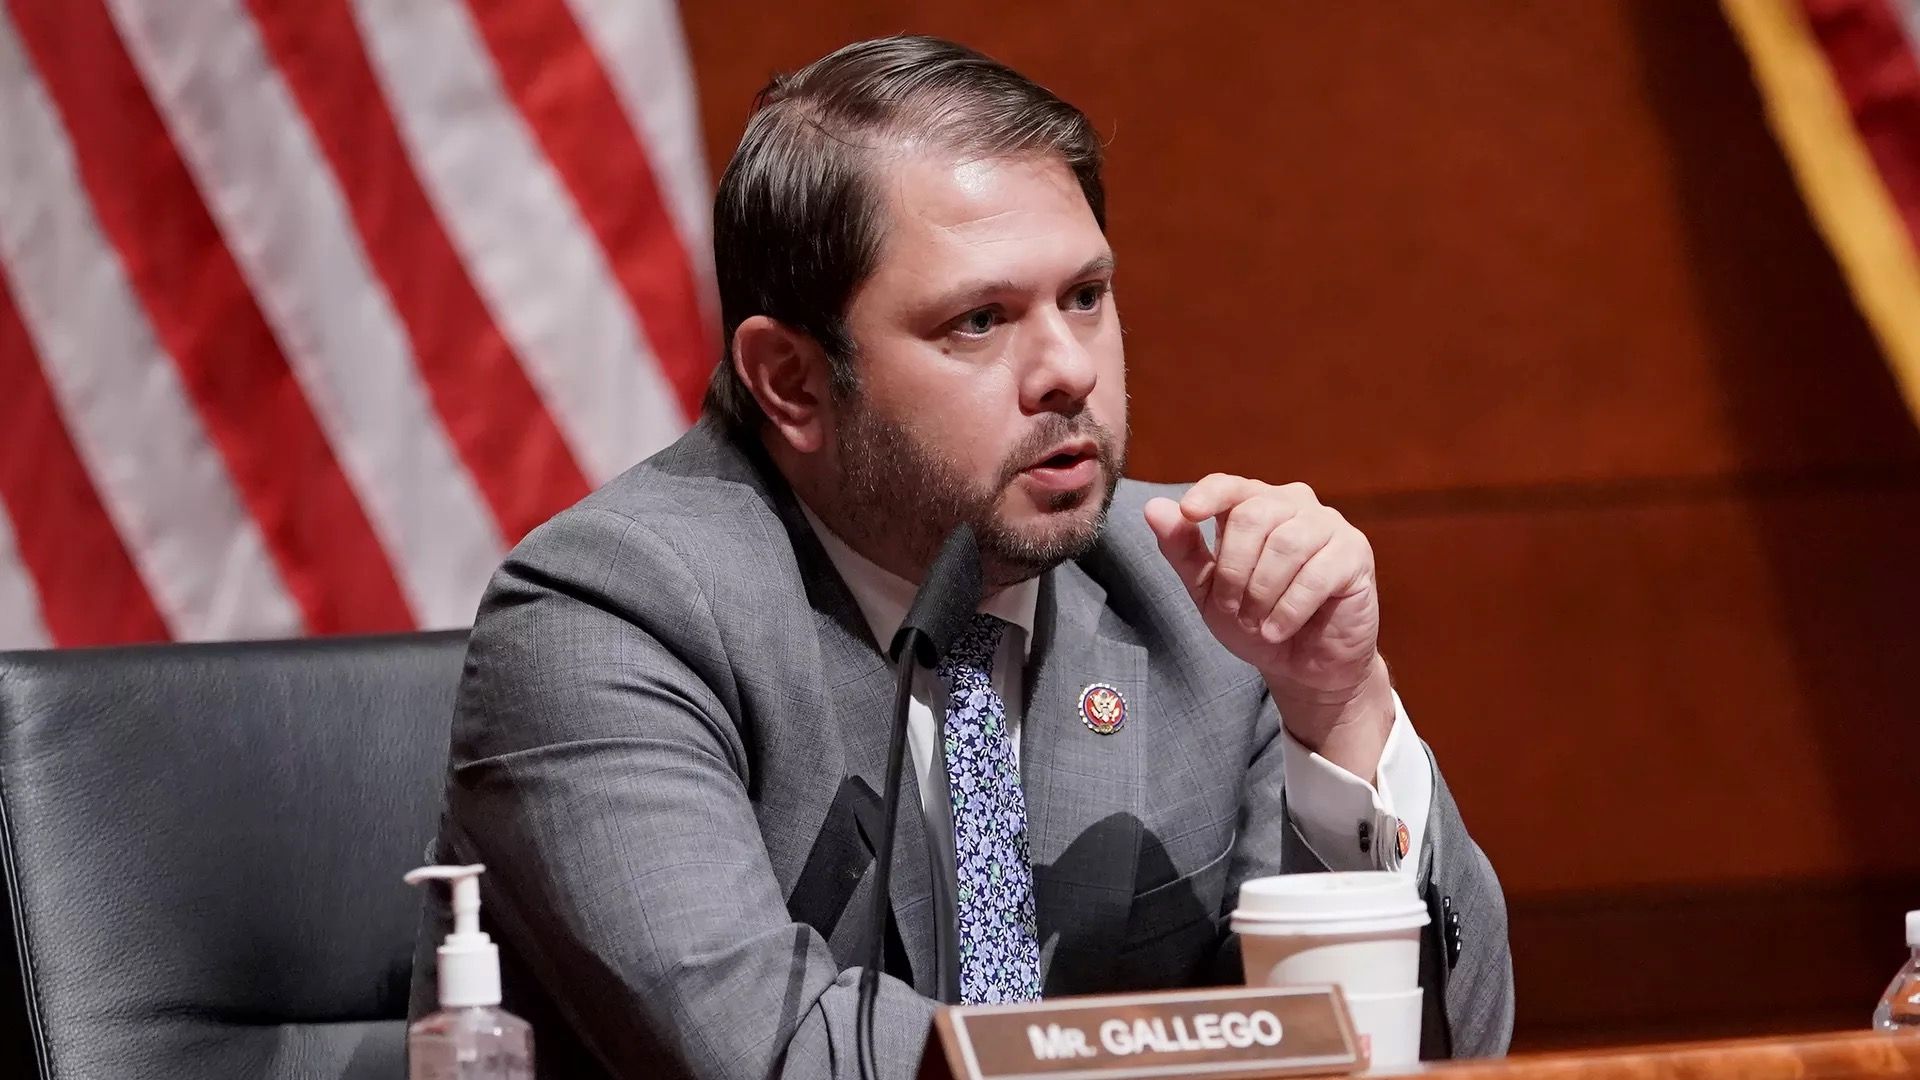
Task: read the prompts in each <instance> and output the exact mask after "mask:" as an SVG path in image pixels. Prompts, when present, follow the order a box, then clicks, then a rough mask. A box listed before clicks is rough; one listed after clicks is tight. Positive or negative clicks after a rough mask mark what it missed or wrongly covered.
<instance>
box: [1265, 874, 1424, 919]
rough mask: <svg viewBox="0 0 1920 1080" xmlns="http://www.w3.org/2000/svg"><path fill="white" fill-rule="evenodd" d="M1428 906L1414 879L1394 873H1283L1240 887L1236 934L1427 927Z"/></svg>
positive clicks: (1408, 875) (1407, 875) (1410, 876)
mask: <svg viewBox="0 0 1920 1080" xmlns="http://www.w3.org/2000/svg"><path fill="white" fill-rule="evenodd" d="M1429 921H1430V920H1429V918H1428V916H1427V905H1426V902H1425V901H1423V900H1421V899H1420V892H1419V890H1418V889H1416V888H1414V882H1413V877H1412V875H1410V874H1402V873H1398V872H1396V871H1392V870H1353V871H1341V872H1334V873H1324V874H1281V875H1279V876H1277V877H1264V878H1255V879H1253V880H1251V881H1249V882H1247V883H1246V884H1244V885H1242V886H1240V906H1239V907H1237V908H1235V909H1234V912H1233V924H1234V928H1235V929H1241V928H1243V927H1244V928H1246V929H1249V930H1253V931H1255V932H1260V933H1270V934H1271V933H1282V934H1293V933H1335V932H1346V931H1348V930H1360V929H1381V930H1386V929H1397V928H1404V927H1409V926H1425V925H1427V923H1428V922H1429Z"/></svg>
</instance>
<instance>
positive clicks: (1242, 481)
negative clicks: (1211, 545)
mask: <svg viewBox="0 0 1920 1080" xmlns="http://www.w3.org/2000/svg"><path fill="white" fill-rule="evenodd" d="M1265 490H1267V485H1265V484H1263V483H1261V482H1260V481H1258V480H1249V479H1247V478H1246V477H1244V476H1234V475H1232V474H1230V473H1213V474H1212V475H1209V476H1206V477H1204V478H1202V479H1201V481H1200V482H1199V483H1197V484H1195V485H1193V486H1192V487H1190V488H1188V489H1187V493H1186V494H1185V495H1182V496H1181V497H1180V512H1181V513H1182V514H1185V515H1186V516H1187V520H1188V521H1195V522H1198V521H1205V520H1207V519H1208V518H1210V517H1219V516H1220V515H1221V514H1224V513H1226V512H1227V511H1229V510H1231V509H1233V508H1234V507H1236V506H1238V505H1240V504H1241V503H1243V502H1246V501H1247V500H1248V499H1251V498H1253V497H1254V496H1255V495H1258V494H1260V493H1261V492H1263V491H1265Z"/></svg>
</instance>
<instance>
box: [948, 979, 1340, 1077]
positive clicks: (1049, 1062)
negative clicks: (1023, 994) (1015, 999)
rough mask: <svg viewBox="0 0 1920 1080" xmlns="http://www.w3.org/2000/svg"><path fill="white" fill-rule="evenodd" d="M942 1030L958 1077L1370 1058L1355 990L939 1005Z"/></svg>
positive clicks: (1244, 1068)
mask: <svg viewBox="0 0 1920 1080" xmlns="http://www.w3.org/2000/svg"><path fill="white" fill-rule="evenodd" d="M934 1029H935V1031H936V1032H937V1034H938V1037H939V1040H940V1043H941V1046H942V1048H943V1049H944V1051H945V1056H946V1064H947V1068H948V1069H949V1070H950V1071H951V1074H952V1075H953V1076H954V1077H956V1078H957V1080H1042V1078H1045V1080H1149V1078H1152V1077H1176V1076H1205V1077H1211V1078H1213V1080H1231V1078H1234V1077H1264V1076H1300V1075H1306V1074H1322V1075H1326V1074H1336V1073H1351V1072H1358V1071H1359V1070H1360V1069H1362V1068H1365V1066H1366V1059H1365V1057H1364V1056H1363V1055H1362V1054H1361V1052H1360V1040H1359V1038H1358V1037H1357V1036H1356V1035H1355V1034H1354V1030H1353V1019H1352V1017H1351V1016H1349V1015H1348V1013H1347V1002H1346V998H1345V997H1343V996H1342V995H1341V993H1340V991H1339V990H1338V989H1337V988H1334V987H1287V988H1285V989H1273V988H1265V987H1262V988H1251V987H1215V988H1211V989H1205V990H1182V991H1172V992H1162V993H1146V994H1102V995H1098V996H1088V997H1068V998H1054V999H1052V1000H1050V1001H1038V1002H1034V1003H1032V1004H1030V1005H971V1006H955V1007H953V1008H948V1009H942V1010H940V1012H939V1013H938V1014H937V1015H936V1016H935V1017H934ZM928 1056H929V1057H931V1056H932V1054H931V1048H929V1055H928ZM923 1075H924V1072H923Z"/></svg>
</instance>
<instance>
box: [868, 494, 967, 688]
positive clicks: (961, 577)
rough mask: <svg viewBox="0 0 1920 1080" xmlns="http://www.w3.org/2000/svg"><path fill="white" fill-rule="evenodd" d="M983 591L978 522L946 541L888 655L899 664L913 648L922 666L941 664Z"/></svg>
mask: <svg viewBox="0 0 1920 1080" xmlns="http://www.w3.org/2000/svg"><path fill="white" fill-rule="evenodd" d="M983 591H984V589H983V588H982V585H981V581H980V545H979V542H978V541H976V540H975V539H974V538H973V526H971V525H962V526H960V527H959V528H957V529H955V530H953V532H952V533H950V534H948V536H947V541H946V543H944V544H941V545H940V554H938V555H936V556H934V559H933V565H932V566H930V567H928V568H927V576H926V580H924V581H923V582H921V584H920V591H919V592H917V593H915V594H914V596H913V606H912V607H910V608H908V609H907V617H906V620H905V621H903V622H902V623H901V624H900V629H899V630H897V631H895V632H894V635H893V647H892V648H891V649H889V650H888V651H887V655H888V656H889V657H891V658H892V659H893V661H894V662H895V663H899V662H900V654H901V653H902V652H904V651H905V650H907V649H912V650H913V651H914V657H915V659H917V660H919V661H920V666H922V667H926V668H933V667H938V666H939V664H940V660H941V659H942V658H943V657H945V656H946V655H947V650H948V649H950V648H952V647H953V639H954V638H957V637H959V636H960V635H961V633H962V632H964V631H965V630H966V628H967V623H968V622H969V621H970V620H971V619H972V618H973V612H974V609H975V608H978V607H979V606H980V595H981V593H982V592H983Z"/></svg>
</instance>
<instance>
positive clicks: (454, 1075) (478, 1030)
mask: <svg viewBox="0 0 1920 1080" xmlns="http://www.w3.org/2000/svg"><path fill="white" fill-rule="evenodd" d="M484 869H485V867H480V866H423V867H421V868H420V869H418V870H415V871H413V872H412V873H410V874H408V875H407V884H409V885H418V884H420V883H422V882H426V881H445V882H449V883H450V884H451V885H452V887H453V920H454V921H453V933H451V934H448V935H447V940H446V942H445V944H443V945H441V946H440V949H439V957H440V1009H439V1011H437V1012H435V1013H433V1014H432V1015H430V1016H423V1017H421V1018H420V1019H419V1020H418V1021H416V1022H415V1023H414V1025H413V1026H412V1027H409V1028H408V1029H407V1076H408V1077H409V1078H410V1080H533V1028H532V1026H531V1025H529V1024H528V1023H527V1022H526V1021H525V1020H522V1019H520V1018H519V1017H517V1016H515V1015H513V1014H512V1013H510V1012H508V1011H506V1010H505V1009H502V1008H501V1007H500V948H499V946H497V945H495V944H494V943H493V939H492V938H489V937H488V936H487V935H486V934H484V933H482V932H481V930H480V874H481V872H482V871H483V870H484Z"/></svg>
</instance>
